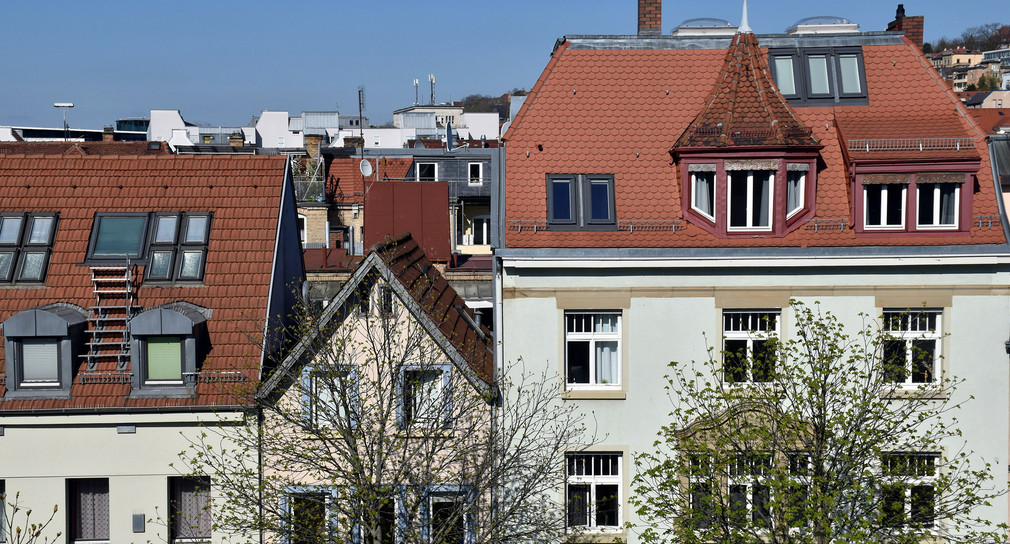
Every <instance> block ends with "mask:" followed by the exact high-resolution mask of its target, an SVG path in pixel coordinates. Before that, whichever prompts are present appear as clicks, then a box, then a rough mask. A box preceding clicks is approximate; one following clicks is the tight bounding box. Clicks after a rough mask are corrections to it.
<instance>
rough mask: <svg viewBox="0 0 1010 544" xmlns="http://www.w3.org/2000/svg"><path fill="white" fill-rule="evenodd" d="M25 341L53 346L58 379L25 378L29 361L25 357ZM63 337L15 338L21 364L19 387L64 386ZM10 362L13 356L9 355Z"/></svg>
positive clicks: (52, 387)
mask: <svg viewBox="0 0 1010 544" xmlns="http://www.w3.org/2000/svg"><path fill="white" fill-rule="evenodd" d="M25 343H29V344H37V345H45V346H51V347H52V349H53V354H54V358H53V360H52V366H54V367H55V370H56V380H47V381H27V380H25V370H26V368H25V366H26V364H27V363H28V361H27V360H26V359H25V355H24V348H25ZM61 343H62V342H61V339H60V338H54V337H47V336H25V337H20V338H16V339H14V344H15V345H16V346H17V350H18V353H17V360H16V364H17V365H19V368H18V370H19V372H18V379H19V383H18V389H36V388H37V389H59V388H61V387H63V381H64V380H63V369H62V366H63V365H62V364H60V363H61V360H62V359H61V356H62V355H63V354H62V353H61V352H62V348H63V346H61V345H60V344H61ZM7 360H8V362H9V361H11V358H9V357H8V359H7Z"/></svg>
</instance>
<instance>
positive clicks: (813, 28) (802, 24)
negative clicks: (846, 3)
mask: <svg viewBox="0 0 1010 544" xmlns="http://www.w3.org/2000/svg"><path fill="white" fill-rule="evenodd" d="M848 32H859V25H858V24H856V23H854V22H852V21H850V20H848V19H846V18H845V17H836V16H834V15H817V16H815V17H806V18H803V19H800V20H799V21H796V24H794V25H793V26H791V27H789V28H787V29H786V34H838V33H848Z"/></svg>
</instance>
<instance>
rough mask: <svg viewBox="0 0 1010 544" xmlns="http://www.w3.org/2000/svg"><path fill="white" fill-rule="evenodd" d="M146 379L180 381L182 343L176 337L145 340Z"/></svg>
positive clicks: (151, 337)
mask: <svg viewBox="0 0 1010 544" xmlns="http://www.w3.org/2000/svg"><path fill="white" fill-rule="evenodd" d="M147 379H148V380H181V379H182V341H181V339H180V338H179V337H178V336H150V337H148V338H147Z"/></svg>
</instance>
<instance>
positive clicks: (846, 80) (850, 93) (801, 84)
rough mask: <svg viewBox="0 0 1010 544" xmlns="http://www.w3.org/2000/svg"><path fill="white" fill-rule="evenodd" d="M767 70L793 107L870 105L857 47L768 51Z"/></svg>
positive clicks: (861, 53)
mask: <svg viewBox="0 0 1010 544" xmlns="http://www.w3.org/2000/svg"><path fill="white" fill-rule="evenodd" d="M768 66H769V68H770V69H771V72H772V76H773V77H774V78H775V84H776V85H778V88H779V92H781V93H782V96H784V97H785V98H787V99H788V100H789V102H790V104H792V105H793V106H824V105H828V104H849V105H865V104H868V103H869V102H868V101H867V94H866V75H865V70H864V65H863V51H862V48H860V47H817V48H813V47H811V48H802V49H770V50H769V51H768Z"/></svg>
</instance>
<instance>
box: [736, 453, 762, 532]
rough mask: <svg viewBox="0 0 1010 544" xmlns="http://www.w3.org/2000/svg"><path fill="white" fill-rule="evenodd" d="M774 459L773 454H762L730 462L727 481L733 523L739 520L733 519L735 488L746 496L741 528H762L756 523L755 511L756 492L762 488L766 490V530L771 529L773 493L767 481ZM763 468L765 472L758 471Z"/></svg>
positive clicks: (739, 455)
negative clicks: (760, 467)
mask: <svg viewBox="0 0 1010 544" xmlns="http://www.w3.org/2000/svg"><path fill="white" fill-rule="evenodd" d="M773 462H774V458H773V456H772V454H771V452H760V454H757V453H755V454H743V453H741V454H738V455H737V457H736V458H735V459H731V460H730V466H729V467H727V468H728V470H727V471H726V474H727V481H726V498H727V500H728V501H729V502H728V506H729V511H728V513H729V518H730V522H731V523H736V522H738V521H739V520H735V519H732V517H733V493H734V488H738V489H739V488H743V493H744V496H745V499H744V505H743V513H744V517H745V518H746V519H745V520H744V524H743V525H740V527H761V525H759V524H758V523H757V521H756V514H757V512H756V511H755V500H754V497H755V492H756V491H757V490H758V489H759V486H760V487H763V488H764V491H765V493H766V494H767V495H766V497H765V510H766V511H767V514H768V521H767V524H766V525H765V526H764V528H770V526H771V518H772V514H771V507H772V491H771V487H770V486H769V485H768V484H767V482H766V481H765V480H766V478H765V476H766V474H767V473H768V472H770V471H771V470H772V463H773ZM759 466H763V467H764V470H763V471H762V470H758V469H757V467H759Z"/></svg>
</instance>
